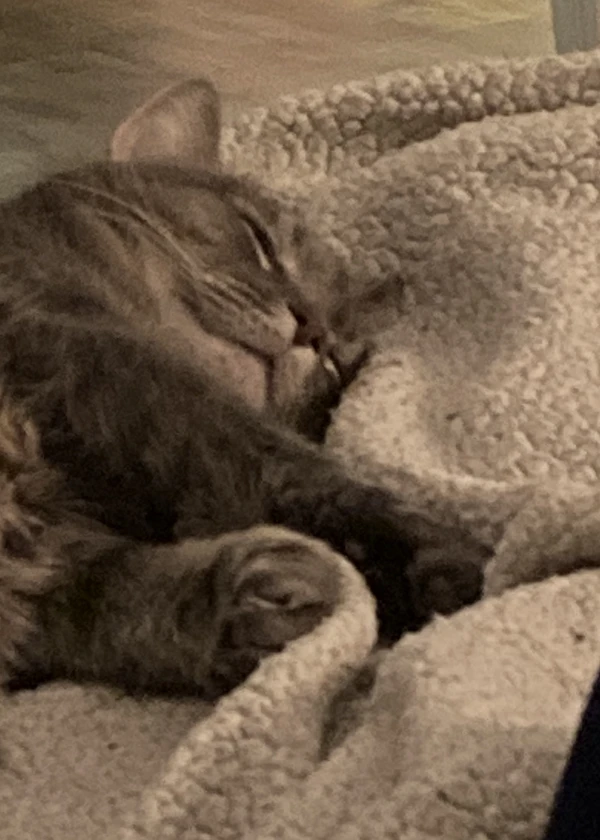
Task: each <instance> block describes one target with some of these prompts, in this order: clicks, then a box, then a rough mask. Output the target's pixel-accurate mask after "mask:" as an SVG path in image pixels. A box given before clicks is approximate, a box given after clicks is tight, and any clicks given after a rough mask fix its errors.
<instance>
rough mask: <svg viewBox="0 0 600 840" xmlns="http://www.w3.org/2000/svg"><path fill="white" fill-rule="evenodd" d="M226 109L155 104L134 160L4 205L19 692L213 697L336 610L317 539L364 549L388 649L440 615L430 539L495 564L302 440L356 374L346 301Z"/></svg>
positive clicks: (8, 512)
mask: <svg viewBox="0 0 600 840" xmlns="http://www.w3.org/2000/svg"><path fill="white" fill-rule="evenodd" d="M215 103H216V99H215V97H214V95H213V92H212V88H210V86H209V85H206V84H205V83H190V84H188V85H187V86H185V85H184V86H180V87H178V88H175V89H174V90H173V91H170V92H168V93H167V94H161V96H160V97H158V98H156V99H155V100H153V101H152V102H151V103H150V105H149V106H147V108H146V110H141V111H140V112H136V114H134V116H133V117H132V118H131V119H130V121H129V122H128V123H125V124H124V126H123V127H122V128H121V129H120V131H119V132H118V133H117V135H116V137H115V143H114V145H113V157H114V158H115V161H113V162H110V163H106V164H98V165H95V166H91V167H88V168H87V169H83V170H81V171H79V172H76V173H71V174H68V175H64V176H57V177H55V178H53V179H50V180H49V181H47V182H45V183H43V184H41V185H38V186H37V187H35V188H34V189H32V190H30V191H28V192H27V193H25V194H24V195H22V196H20V197H19V198H17V199H15V200H14V201H12V202H9V203H7V204H5V205H4V206H3V207H1V208H0V380H1V381H2V384H3V389H4V403H3V410H2V412H0V421H1V422H0V456H2V461H3V464H4V470H3V473H2V474H3V476H4V483H5V488H4V489H5V492H4V496H5V504H4V507H3V510H4V511H5V515H4V520H3V522H2V523H0V525H1V526H2V532H3V534H4V551H3V553H2V554H0V676H1V675H2V674H3V675H4V678H5V679H10V678H13V677H14V676H15V675H16V676H19V677H21V676H23V675H28V674H36V675H40V676H46V675H64V676H70V677H75V678H83V679H101V680H110V681H113V682H117V683H120V684H123V685H127V686H128V687H130V688H138V689H147V688H157V689H165V688H166V689H177V690H204V691H214V690H220V689H222V688H223V687H226V686H228V685H231V684H233V683H235V682H236V681H238V680H239V679H240V678H242V677H243V676H244V675H245V674H246V673H247V672H248V671H249V670H250V669H251V668H252V667H253V665H254V664H255V663H256V661H257V660H258V659H259V658H260V657H261V656H262V655H264V654H265V653H266V652H268V651H270V650H274V649H277V648H279V647H280V646H281V645H282V644H284V643H285V642H286V641H288V640H290V639H292V638H294V637H296V636H297V635H299V634H300V633H303V632H306V631H307V630H309V629H310V628H311V627H313V626H314V624H315V623H316V622H317V621H318V620H320V619H321V618H322V617H323V616H324V615H326V614H327V613H328V612H330V611H331V609H332V608H333V606H334V604H335V599H336V596H337V585H336V580H335V574H334V572H333V569H334V566H333V565H332V564H331V562H330V560H329V553H330V549H329V548H328V547H327V545H326V544H325V543H322V542H320V541H319V540H324V541H326V542H327V543H329V544H330V545H332V546H333V547H335V548H336V549H337V550H340V551H345V550H346V548H347V547H348V546H353V547H354V549H355V550H356V549H357V547H358V552H357V553H356V555H355V556H356V558H357V562H358V565H359V568H362V569H363V570H364V572H365V574H366V576H367V579H368V580H369V582H370V583H371V585H372V588H373V591H374V593H375V595H376V596H377V598H378V602H379V607H380V615H381V618H382V622H383V626H384V629H385V630H386V631H387V632H389V633H390V634H392V635H397V634H398V633H399V632H401V630H402V629H403V628H405V627H410V626H415V625H416V624H417V623H418V622H419V621H420V620H421V619H422V617H423V616H422V614H421V611H420V609H419V606H418V605H415V603H414V588H411V586H410V584H409V581H408V578H407V570H408V568H409V567H410V565H411V563H412V562H413V561H414V559H415V556H416V554H417V552H418V549H419V548H420V547H421V546H424V547H425V548H426V550H427V551H428V552H430V553H431V551H432V550H433V551H434V552H435V551H438V552H439V554H440V557H454V558H455V559H456V560H457V561H458V562H460V561H461V560H462V558H463V556H464V559H465V561H466V562H467V563H469V562H471V563H474V564H475V565H476V564H477V563H479V562H480V561H481V560H482V558H483V556H484V554H485V552H483V551H482V550H480V549H479V547H478V546H475V545H473V544H472V543H471V542H470V541H469V539H468V538H466V537H465V536H464V535H462V534H459V533H454V532H448V531H447V530H445V529H438V528H436V527H434V526H433V525H431V524H430V523H428V522H426V521H424V520H422V519H420V518H419V517H416V516H409V515H405V514H402V513H401V510H400V506H399V504H398V503H397V502H396V501H395V500H394V499H392V498H391V497H390V496H388V495H387V494H386V493H385V492H383V491H380V490H378V489H376V488H370V487H366V486H363V485H361V484H360V483H358V482H356V481H354V480H353V479H351V478H350V477H349V476H347V475H346V474H345V472H344V470H343V468H342V467H341V466H339V465H337V464H336V463H334V462H333V461H331V460H330V459H329V458H328V457H327V456H326V454H325V453H324V452H323V451H322V450H320V449H318V448H317V447H316V446H314V445H312V444H310V443H308V442H307V441H306V440H304V439H303V438H302V437H301V436H300V435H299V434H297V431H301V432H303V433H306V434H311V435H312V436H314V437H315V438H318V437H319V436H320V434H321V433H322V431H323V428H324V426H325V423H326V420H327V416H328V411H329V409H330V408H331V406H332V405H334V404H335V402H336V400H337V399H338V398H339V392H340V386H341V385H343V384H344V382H345V381H346V380H347V379H349V378H351V377H352V375H353V373H354V372H355V369H356V359H360V358H361V355H360V353H359V354H358V355H355V356H354V357H353V358H352V359H351V361H350V362H349V364H348V365H347V366H345V367H344V366H341V365H340V363H339V362H337V364H336V363H335V360H336V359H339V358H341V356H342V355H344V354H343V352H342V350H341V349H340V348H338V346H337V344H336V336H335V333H334V331H333V327H334V326H338V325H339V324H340V323H341V322H342V321H343V310H344V307H345V306H347V304H348V299H347V296H346V297H345V294H346V292H347V290H345V288H344V285H343V276H342V275H340V274H339V272H338V270H337V267H336V266H335V264H334V263H333V262H332V261H331V258H330V256H329V255H328V252H327V251H326V250H323V248H322V246H321V244H320V243H319V242H318V240H314V239H313V238H312V237H311V235H310V234H309V232H308V231H306V230H305V229H304V227H303V226H302V224H301V221H300V220H299V219H298V218H296V217H295V216H294V214H292V213H289V212H287V211H286V212H285V213H284V211H283V210H282V209H281V208H280V207H279V206H278V204H277V202H275V201H274V200H273V199H271V198H269V197H268V196H266V195H265V194H263V193H262V191H260V190H258V188H257V187H254V186H252V185H250V184H248V183H246V182H242V181H239V180H237V179H234V178H230V177H226V176H224V175H222V174H220V173H219V172H218V165H217V162H216V161H215V160H214V159H212V158H211V159H209V158H210V156H211V155H214V151H215V148H216V146H215V142H214V128H212V129H210V130H209V129H207V128H206V126H209V128H210V124H211V120H212V121H213V122H214V123H215V125H217V124H218V110H217V106H216V104H215ZM190 108H191V109H192V110H190ZM190 115H193V117H192V116H190ZM202 115H204V117H203V119H202V120H201V119H200V117H201V116H202ZM200 125H202V126H204V128H205V129H206V132H204V133H203V130H200ZM190 126H191V127H192V128H193V129H194V132H193V134H190ZM165 138H166V139H165ZM117 160H118V161H120V162H117ZM208 170H211V171H208ZM336 367H337V371H336V370H335V368H336ZM332 368H333V369H332ZM303 535H304V536H303ZM314 538H317V539H316V540H315V539H314ZM3 672H4V673H3Z"/></svg>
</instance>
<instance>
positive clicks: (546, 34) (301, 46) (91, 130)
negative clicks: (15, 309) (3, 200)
mask: <svg viewBox="0 0 600 840" xmlns="http://www.w3.org/2000/svg"><path fill="white" fill-rule="evenodd" d="M552 49H553V39H552V27H551V20H550V0H527V2H523V0H302V2H301V3H299V2H297V0H145V2H143V3H142V2H139V0H44V2H43V3H41V2H39V0H0V194H2V193H4V194H7V193H9V192H11V191H12V190H14V189H15V188H16V187H17V186H19V185H20V184H21V183H23V182H24V181H29V180H31V179H32V178H35V177H37V175H38V174H40V173H41V172H43V171H45V170H47V169H49V168H55V167H56V166H63V165H68V164H72V163H74V162H77V161H79V160H85V159H87V158H89V157H90V156H91V155H98V154H101V153H103V150H104V148H105V145H106V141H107V137H108V134H109V131H110V128H111V127H112V126H113V125H115V124H116V123H117V122H118V120H119V119H120V118H121V116H122V115H123V114H124V113H125V112H126V111H127V110H128V109H129V108H130V107H131V105H132V104H133V103H135V102H137V101H139V100H140V98H141V97H143V96H145V95H146V94H148V93H149V92H151V91H152V90H154V89H155V88H156V87H158V86H160V85H162V84H164V83H166V82H168V81H171V80H173V79H176V78H181V77H183V76H189V75H197V74H206V75H209V76H211V77H212V78H213V80H214V81H215V82H216V83H217V84H218V85H219V86H220V88H221V90H222V91H223V93H224V96H225V101H226V105H227V108H228V109H229V111H232V110H236V109H239V108H240V107H247V106H249V105H254V104H259V103H260V104H262V103H265V102H268V101H269V100H271V99H273V98H274V97H275V96H277V95H278V94H280V93H286V92H295V91H298V90H300V89H302V88H305V87H314V86H322V85H329V84H332V83H335V82H337V81H346V80H348V79H351V78H361V77H365V76H369V75H372V74H373V73H377V72H383V71H387V70H392V69H395V68H397V67H411V66H419V65H423V64H429V63H437V62H441V61H454V60H459V59H472V58H476V57H482V56H498V57H502V56H523V55H536V54H543V53H547V52H550V51H552Z"/></svg>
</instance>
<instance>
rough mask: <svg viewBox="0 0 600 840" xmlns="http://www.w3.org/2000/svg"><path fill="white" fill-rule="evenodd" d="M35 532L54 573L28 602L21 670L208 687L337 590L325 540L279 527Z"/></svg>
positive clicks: (281, 638)
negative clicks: (58, 566) (121, 534)
mask: <svg viewBox="0 0 600 840" xmlns="http://www.w3.org/2000/svg"><path fill="white" fill-rule="evenodd" d="M45 540H46V545H47V546H49V547H50V546H52V548H53V550H54V551H56V552H60V554H61V557H62V564H63V574H62V575H61V577H60V579H57V581H56V586H55V588H54V590H53V591H52V592H51V593H49V594H48V593H45V594H44V596H43V597H41V598H40V599H39V600H38V601H37V603H36V615H37V629H36V632H34V633H30V634H29V637H28V641H27V644H26V645H25V646H23V647H22V649H21V660H20V668H18V669H17V671H16V673H17V675H18V676H20V677H21V678H22V677H23V676H24V675H25V676H26V675H27V674H28V673H29V674H32V673H33V674H38V675H39V676H40V677H42V678H43V677H45V676H54V677H56V676H62V677H67V678H72V679H79V680H94V681H95V680H99V681H103V682H110V683H113V684H117V685H121V686H123V687H125V688H127V689H129V690H133V691H145V690H151V691H155V690H166V691H177V692H182V691H183V692H192V693H197V692H200V693H202V694H203V695H204V696H215V695H216V694H219V693H222V692H223V691H224V690H226V689H229V688H231V687H233V686H234V685H236V684H237V683H239V682H240V681H241V680H243V679H244V678H245V677H246V676H248V674H249V673H250V672H251V671H252V670H253V669H254V667H255V666H256V665H257V663H258V662H259V661H260V659H262V658H263V657H265V656H266V655H268V654H270V653H273V652H274V651H277V650H280V649H281V648H282V647H283V646H284V645H285V644H286V643H287V642H289V641H292V640H293V639H295V638H297V637H299V636H301V635H303V634H304V633H307V632H309V631H310V630H312V629H313V628H314V627H315V626H316V625H317V624H318V623H319V622H320V621H321V620H322V619H323V618H324V617H325V616H327V615H329V614H330V613H331V612H332V610H333V608H334V606H335V604H336V600H337V597H338V591H339V586H338V581H339V578H338V566H337V563H336V561H335V559H334V557H333V552H332V551H331V549H330V548H329V547H328V546H326V545H325V544H324V543H321V542H319V541H318V540H314V539H310V538H307V537H304V536H302V535H300V534H295V533H293V532H291V531H289V530H287V529H285V528H276V527H269V526H262V527H256V528H252V529H249V530H246V531H240V532H235V533H229V534H224V535H222V536H220V537H218V538H215V539H207V540H186V541H184V542H181V543H178V544H172V545H162V546H148V545H140V544H134V543H129V542H127V541H125V540H122V539H119V538H115V537H114V536H112V535H109V534H107V533H105V532H100V531H97V530H94V529H91V530H89V531H88V532H87V533H86V532H85V529H82V528H81V526H80V525H78V526H77V527H76V528H74V529H70V530H65V529H64V528H60V529H58V530H56V531H54V532H53V529H52V528H50V529H49V531H48V532H47V534H46V535H45ZM17 684H18V680H17Z"/></svg>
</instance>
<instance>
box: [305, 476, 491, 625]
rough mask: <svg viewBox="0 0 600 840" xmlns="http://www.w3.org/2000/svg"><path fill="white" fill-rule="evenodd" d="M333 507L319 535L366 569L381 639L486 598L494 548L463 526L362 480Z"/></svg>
mask: <svg viewBox="0 0 600 840" xmlns="http://www.w3.org/2000/svg"><path fill="white" fill-rule="evenodd" d="M327 514H328V516H327V517H323V518H322V519H321V521H320V522H319V523H318V525H319V531H320V534H319V535H320V536H321V537H322V538H324V539H327V540H328V541H329V542H330V543H331V544H332V545H333V546H335V547H336V548H337V549H338V550H339V551H340V552H341V553H342V554H345V555H346V556H347V557H348V558H349V559H350V560H351V561H352V562H353V563H354V565H355V566H356V567H357V568H358V570H359V571H360V572H362V574H363V575H364V576H365V579H366V581H367V583H368V585H369V587H370V589H371V591H372V593H373V595H374V596H375V598H376V600H377V606H378V617H379V625H380V636H381V637H382V638H385V639H387V640H396V639H398V638H400V636H402V634H403V633H404V632H406V631H407V630H416V629H418V628H420V627H421V626H422V625H423V624H424V623H425V622H426V621H427V620H428V619H429V618H431V616H432V615H433V614H434V613H444V614H448V613H450V612H455V611H456V610H457V609H459V608H460V607H462V606H465V605H466V604H469V603H472V602H473V601H475V600H477V599H478V598H479V597H480V595H481V589H482V580H483V570H484V568H485V566H486V564H487V563H488V561H489V560H490V557H491V552H490V550H489V549H488V548H487V547H486V546H484V545H482V544H480V543H479V542H477V541H476V540H474V539H473V538H472V537H471V536H470V535H469V534H467V533H465V531H463V530H462V529H459V528H451V527H447V526H444V525H438V524H436V523H435V522H433V521H431V520H429V519H427V518H426V517H423V516H421V515H419V514H416V513H413V512H406V511H403V510H402V508H401V506H400V505H399V503H398V500H397V499H395V498H394V497H393V496H392V495H391V494H389V493H387V492H386V491H384V490H380V489H378V488H372V487H365V486H363V485H351V486H350V485H349V486H348V487H347V489H346V491H345V492H343V493H339V494H338V495H337V496H336V498H335V505H331V506H329V507H328V509H327Z"/></svg>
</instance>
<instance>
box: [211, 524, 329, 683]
mask: <svg viewBox="0 0 600 840" xmlns="http://www.w3.org/2000/svg"><path fill="white" fill-rule="evenodd" d="M239 536H240V540H239V542H238V544H237V545H236V546H235V547H234V550H233V551H230V555H229V568H228V571H227V577H228V588H229V592H230V594H229V597H228V599H227V600H228V603H227V606H226V608H225V610H224V612H223V615H222V619H221V638H220V641H219V645H218V653H217V656H216V658H215V663H214V675H215V677H216V678H217V679H218V681H219V683H220V684H221V686H223V687H231V686H233V685H236V684H238V683H239V682H240V681H241V680H243V679H244V678H245V677H247V676H248V675H249V674H250V673H251V671H252V670H254V668H255V667H256V665H257V664H258V663H259V661H260V660H261V659H263V658H264V657H265V656H268V655H269V654H271V653H274V652H276V651H279V650H281V649H282V648H283V647H284V646H285V645H286V644H287V643H288V642H291V641H293V640H294V639H297V638H298V637H300V636H303V635H305V634H306V633H309V632H310V631H311V630H313V629H314V628H315V627H316V626H317V625H318V624H319V623H320V622H321V621H322V620H323V619H324V618H325V617H326V616H328V615H330V614H331V613H332V612H333V610H334V608H335V605H336V603H337V600H338V597H339V573H338V567H337V564H336V563H335V561H334V560H333V557H332V555H333V552H332V551H331V549H330V548H329V547H328V546H327V545H325V544H324V543H321V542H320V541H318V540H314V539H310V538H308V537H304V536H302V535H300V534H295V533H294V532H292V531H288V530H287V529H283V528H273V527H268V526H265V527H257V528H253V529H251V530H249V531H246V532H244V533H243V534H240V535H239Z"/></svg>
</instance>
